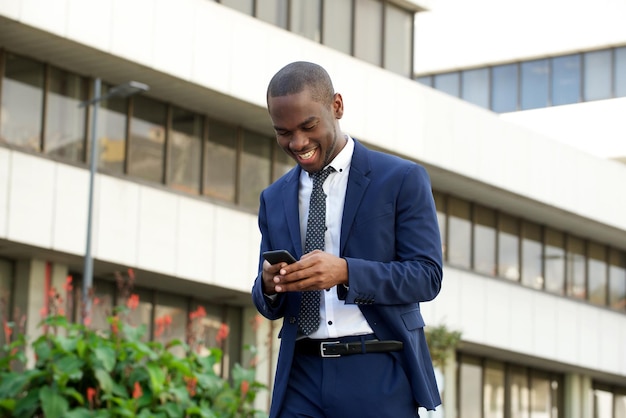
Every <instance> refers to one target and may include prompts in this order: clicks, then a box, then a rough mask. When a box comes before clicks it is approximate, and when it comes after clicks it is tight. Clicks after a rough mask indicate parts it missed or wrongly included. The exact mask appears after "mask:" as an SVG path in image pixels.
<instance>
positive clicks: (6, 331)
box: [2, 319, 13, 343]
mask: <svg viewBox="0 0 626 418" xmlns="http://www.w3.org/2000/svg"><path fill="white" fill-rule="evenodd" d="M2 326H3V327H4V338H5V340H6V342H7V343H10V342H11V334H12V333H13V330H12V329H11V327H10V326H9V323H8V322H7V320H6V319H3V320H2Z"/></svg>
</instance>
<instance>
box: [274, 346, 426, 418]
mask: <svg viewBox="0 0 626 418" xmlns="http://www.w3.org/2000/svg"><path fill="white" fill-rule="evenodd" d="M349 338H351V339H353V340H354V341H359V338H360V337H349ZM343 340H345V339H342V341H343ZM279 417H280V418H305V417H306V418H353V417H354V418H415V417H418V413H417V404H416V403H415V401H414V399H413V396H412V394H411V387H410V384H409V381H408V378H407V376H406V373H405V372H404V370H403V368H402V364H401V359H400V353H399V352H385V353H367V354H352V355H347V356H341V357H328V358H322V357H320V356H314V355H305V354H298V353H295V355H294V360H293V364H292V368H291V370H290V374H289V384H288V387H287V392H286V394H285V400H284V403H283V407H282V409H281V412H280V415H279Z"/></svg>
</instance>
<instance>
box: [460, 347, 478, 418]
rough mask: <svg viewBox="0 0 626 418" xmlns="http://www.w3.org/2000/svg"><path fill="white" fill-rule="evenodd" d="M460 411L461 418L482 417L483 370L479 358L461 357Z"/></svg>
mask: <svg viewBox="0 0 626 418" xmlns="http://www.w3.org/2000/svg"><path fill="white" fill-rule="evenodd" d="M459 388H460V390H459V411H461V415H460V417H461V418H482V417H483V414H482V402H481V399H482V389H483V370H482V366H481V364H480V360H479V359H475V358H472V357H468V356H463V357H462V358H461V366H460V368H459Z"/></svg>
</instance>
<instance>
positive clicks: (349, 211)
mask: <svg viewBox="0 0 626 418" xmlns="http://www.w3.org/2000/svg"><path fill="white" fill-rule="evenodd" d="M367 152H368V151H367V149H366V148H365V147H364V146H363V145H361V144H360V143H359V142H358V141H356V140H354V153H353V154H352V161H351V162H350V176H349V177H348V188H347V189H346V200H345V204H344V208H343V219H342V221H341V244H340V253H339V254H340V255H341V254H343V250H344V247H345V246H346V240H347V238H348V234H349V232H350V229H351V228H352V224H353V223H354V218H355V216H356V213H357V210H358V208H359V206H360V205H361V200H362V199H363V194H364V193H365V190H367V187H368V186H369V184H370V179H369V177H367V176H368V174H369V172H370V164H369V158H368V155H367Z"/></svg>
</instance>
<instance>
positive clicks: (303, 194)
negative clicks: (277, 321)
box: [298, 135, 373, 338]
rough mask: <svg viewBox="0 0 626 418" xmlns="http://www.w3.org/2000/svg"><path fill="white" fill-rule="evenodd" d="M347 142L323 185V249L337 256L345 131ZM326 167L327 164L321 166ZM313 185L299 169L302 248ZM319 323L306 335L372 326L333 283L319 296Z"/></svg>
mask: <svg viewBox="0 0 626 418" xmlns="http://www.w3.org/2000/svg"><path fill="white" fill-rule="evenodd" d="M345 138H346V140H347V143H346V145H345V146H344V148H343V149H342V150H341V152H339V154H338V155H337V156H336V157H335V159H334V160H333V161H331V162H330V164H329V165H330V166H332V167H333V168H334V169H335V171H334V172H333V173H331V174H330V175H329V176H328V178H327V179H326V181H325V182H324V184H323V186H322V188H323V189H324V193H326V196H328V197H327V198H326V226H327V229H326V234H325V236H324V238H325V251H326V252H327V253H331V254H334V255H336V256H339V244H340V238H341V220H342V217H343V206H344V202H345V196H346V189H347V187H348V175H349V174H350V162H351V161H352V153H353V152H354V141H353V140H352V138H350V137H349V136H348V135H346V136H345ZM324 168H326V167H324ZM312 189H313V180H312V179H311V177H310V175H309V173H307V172H306V171H304V170H302V172H301V174H300V191H299V193H298V203H299V204H298V206H299V210H300V236H301V237H302V248H304V240H305V238H306V224H307V220H308V217H309V199H310V196H311V190H312ZM320 317H321V320H320V327H319V328H318V329H317V331H315V332H313V333H312V334H311V335H309V337H310V338H337V337H344V336H347V335H362V334H371V333H372V332H373V331H372V328H371V327H370V326H369V324H368V323H367V320H366V319H365V317H364V316H363V314H362V313H361V310H360V309H359V307H358V306H357V305H353V304H346V303H344V301H343V300H339V299H338V298H337V289H336V287H333V288H331V289H329V290H326V291H322V297H321V300H320Z"/></svg>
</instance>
